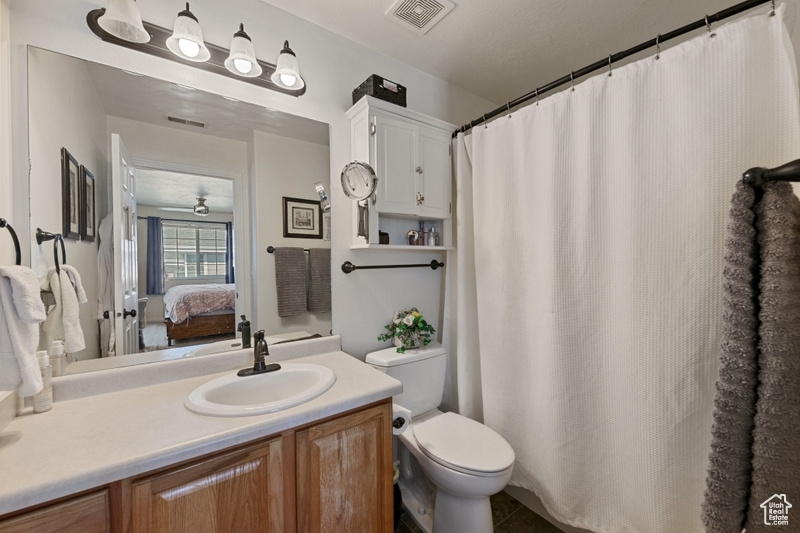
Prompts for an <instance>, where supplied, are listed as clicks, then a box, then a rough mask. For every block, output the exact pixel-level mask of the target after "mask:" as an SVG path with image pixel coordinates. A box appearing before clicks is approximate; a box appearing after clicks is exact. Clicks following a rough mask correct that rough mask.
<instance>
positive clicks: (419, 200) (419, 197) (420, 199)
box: [417, 192, 425, 205]
mask: <svg viewBox="0 0 800 533" xmlns="http://www.w3.org/2000/svg"><path fill="white" fill-rule="evenodd" d="M424 203H425V197H424V196H422V193H421V192H418V193H417V205H422V204H424Z"/></svg>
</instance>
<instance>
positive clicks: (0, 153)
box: [0, 0, 27, 265]
mask: <svg viewBox="0 0 800 533" xmlns="http://www.w3.org/2000/svg"><path fill="white" fill-rule="evenodd" d="M9 19H10V12H9V10H8V1H7V0H0V218H5V219H6V220H7V221H8V222H9V224H11V225H12V226H23V225H25V226H27V223H25V222H24V219H22V218H20V220H19V222H17V221H16V220H15V218H14V213H13V212H12V206H13V205H14V199H13V196H14V181H13V180H12V179H11V176H12V174H11V76H10V73H11V41H10V39H11V27H10V25H9ZM19 186H20V187H23V186H24V187H25V189H27V186H25V184H24V183H20V184H19ZM4 233H7V231H6V230H4V229H0V265H12V264H14V246H13V244H12V241H11V238H10V237H9V236H8V235H4Z"/></svg>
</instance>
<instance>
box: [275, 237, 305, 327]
mask: <svg viewBox="0 0 800 533" xmlns="http://www.w3.org/2000/svg"><path fill="white" fill-rule="evenodd" d="M274 254H275V289H276V290H277V292H278V316H281V317H285V316H296V315H302V314H303V313H305V312H306V257H305V252H304V251H303V249H302V248H275V252H274Z"/></svg>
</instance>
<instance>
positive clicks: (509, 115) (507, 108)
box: [506, 102, 511, 118]
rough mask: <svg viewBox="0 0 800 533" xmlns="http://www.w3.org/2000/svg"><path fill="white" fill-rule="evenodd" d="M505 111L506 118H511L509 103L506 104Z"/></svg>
mask: <svg viewBox="0 0 800 533" xmlns="http://www.w3.org/2000/svg"><path fill="white" fill-rule="evenodd" d="M506 111H508V118H511V102H507V103H506Z"/></svg>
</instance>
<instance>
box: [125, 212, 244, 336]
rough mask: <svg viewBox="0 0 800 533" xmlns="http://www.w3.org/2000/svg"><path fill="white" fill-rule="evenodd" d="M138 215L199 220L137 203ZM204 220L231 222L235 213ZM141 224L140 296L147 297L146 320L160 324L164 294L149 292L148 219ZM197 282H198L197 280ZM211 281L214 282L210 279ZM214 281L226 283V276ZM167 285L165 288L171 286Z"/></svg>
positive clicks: (216, 214) (162, 316)
mask: <svg viewBox="0 0 800 533" xmlns="http://www.w3.org/2000/svg"><path fill="white" fill-rule="evenodd" d="M136 211H137V215H138V216H140V217H161V218H170V219H175V220H184V221H186V222H197V220H198V217H196V216H194V215H191V216H192V217H194V218H189V217H188V216H186V215H185V214H183V213H180V212H170V211H164V210H162V209H158V208H157V207H151V206H147V205H141V204H137V205H136ZM202 220H203V222H231V221H232V220H233V215H231V214H229V213H211V214H209V215H208V216H205V217H203V219H202ZM136 223H137V224H138V225H139V227H138V228H137V229H138V236H139V237H138V239H139V254H141V255H140V256H139V297H140V298H141V297H145V296H146V297H147V298H148V301H147V308H146V310H145V320H146V321H147V323H148V324H160V323H161V322H163V320H164V296H163V295H161V294H147V290H146V287H147V284H146V283H147V282H146V280H147V261H146V256H147V220H137V221H136ZM195 283H196V282H195ZM209 283H212V282H211V281H209ZM213 283H225V277H224V276H222V277H221V279H219V280H216V279H215V281H214V282H213ZM169 287H170V286H167V287H165V288H167V289H168V288H169Z"/></svg>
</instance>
